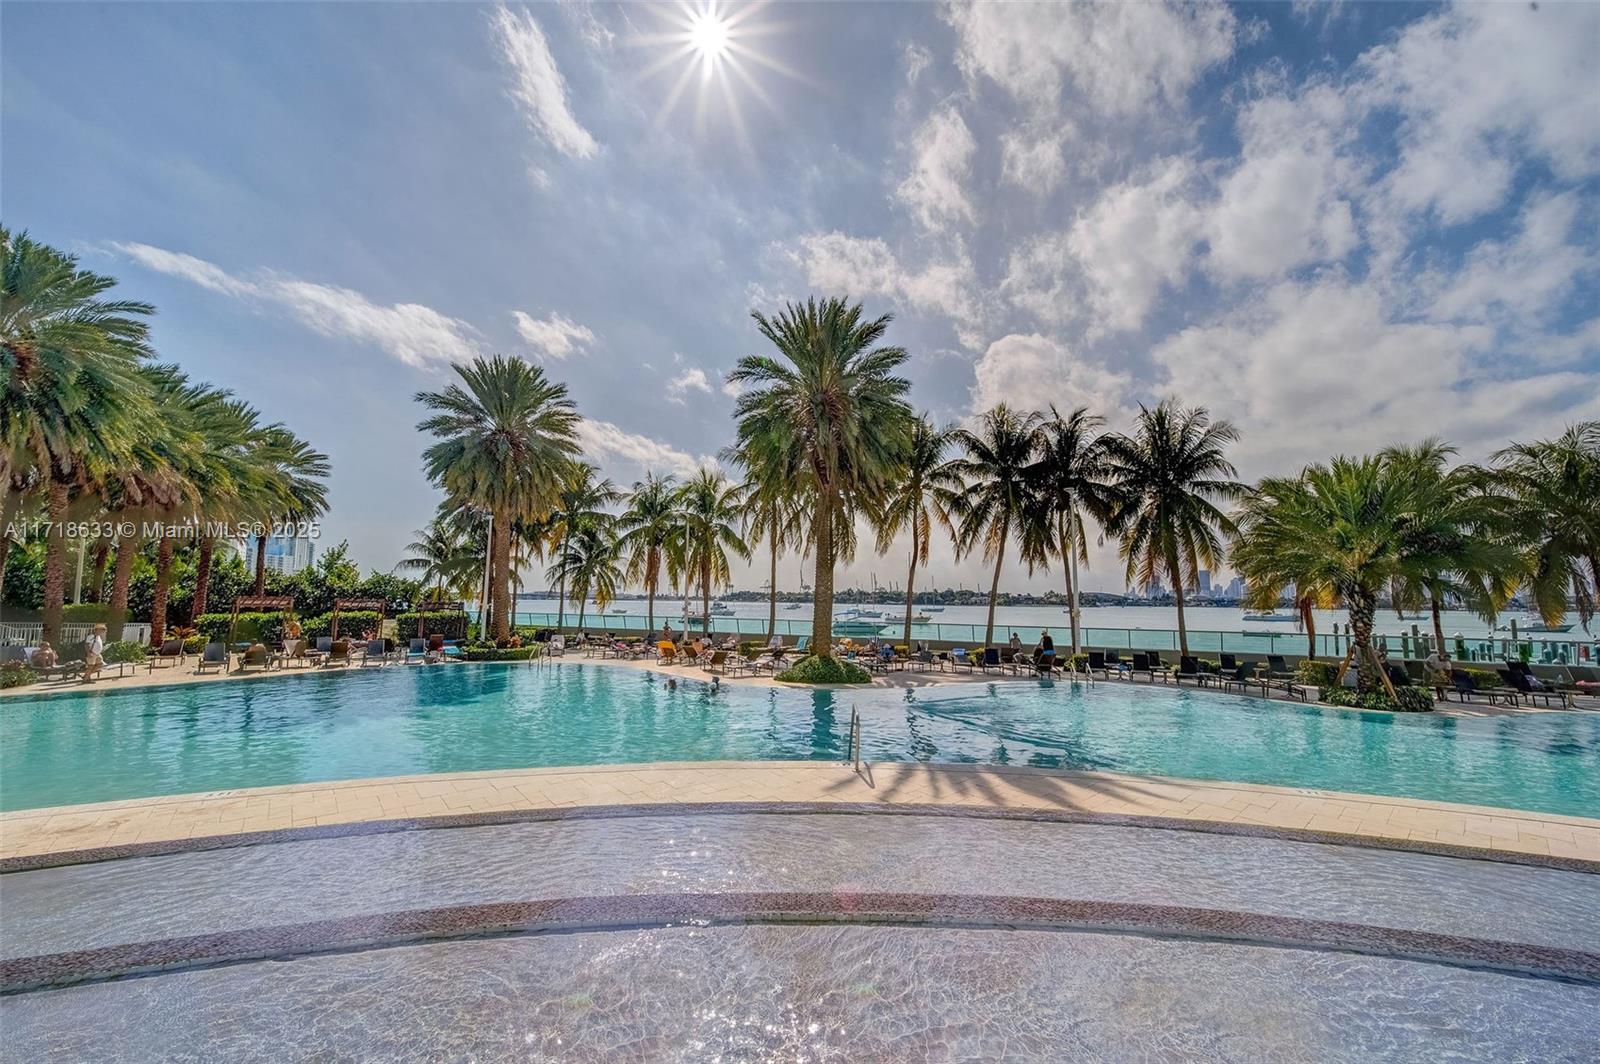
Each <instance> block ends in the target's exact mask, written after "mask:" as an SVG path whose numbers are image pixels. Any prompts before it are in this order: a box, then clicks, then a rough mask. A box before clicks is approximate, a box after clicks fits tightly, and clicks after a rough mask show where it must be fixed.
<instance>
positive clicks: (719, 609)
mask: <svg viewBox="0 0 1600 1064" xmlns="http://www.w3.org/2000/svg"><path fill="white" fill-rule="evenodd" d="M711 612H712V613H714V614H717V615H719V616H726V615H728V614H730V613H732V612H733V607H732V606H730V605H728V604H727V603H726V602H713V603H712V604H711Z"/></svg>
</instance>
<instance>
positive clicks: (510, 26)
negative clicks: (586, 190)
mask: <svg viewBox="0 0 1600 1064" xmlns="http://www.w3.org/2000/svg"><path fill="white" fill-rule="evenodd" d="M493 18H494V31H495V42H496V43H497V44H498V45H499V46H500V57H501V59H503V60H504V61H505V64H506V66H507V67H509V68H510V71H511V75H512V79H511V84H510V86H509V87H508V88H507V89H506V92H507V94H508V95H509V96H510V97H511V98H512V99H513V100H515V101H516V102H517V105H518V106H519V107H521V108H522V116H523V118H524V120H526V122H527V123H528V128H529V129H531V130H533V131H534V132H535V133H537V134H539V135H540V136H541V137H543V138H544V139H545V140H547V141H549V142H550V145H551V146H552V147H553V148H555V149H556V150H557V151H559V152H560V153H561V154H563V155H566V156H569V157H571V158H574V159H587V158H589V157H590V156H592V155H593V154H594V153H595V152H596V151H598V150H599V145H598V144H596V143H595V139H594V137H593V136H591V135H590V134H589V131H588V130H587V129H585V128H583V125H582V123H580V122H579V121H578V119H577V116H576V115H574V114H573V113H572V106H571V104H570V103H569V102H568V100H567V82H566V79H565V78H563V77H562V76H561V71H560V70H558V69H557V68H556V59H555V56H553V55H551V54H550V45H549V42H547V41H546V40H545V36H544V31H543V30H541V29H540V28H539V24H538V23H537V22H535V21H534V19H533V16H532V15H530V14H528V13H527V12H526V11H523V12H512V11H511V10H509V9H508V8H504V7H499V8H496V9H495V12H494V16H493Z"/></svg>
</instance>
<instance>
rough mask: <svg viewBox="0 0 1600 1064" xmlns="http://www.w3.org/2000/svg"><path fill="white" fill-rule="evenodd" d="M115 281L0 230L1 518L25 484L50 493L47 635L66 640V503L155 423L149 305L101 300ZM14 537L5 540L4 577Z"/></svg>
mask: <svg viewBox="0 0 1600 1064" xmlns="http://www.w3.org/2000/svg"><path fill="white" fill-rule="evenodd" d="M115 284H116V281H115V280H113V279H112V278H110V277H103V276H100V275H98V274H94V273H90V272H89V271H87V270H80V269H78V262H77V259H76V258H75V257H73V256H70V255H63V254H62V253H61V252H59V251H56V250H54V249H53V248H50V247H47V246H45V245H43V244H40V243H38V242H36V241H34V240H32V239H30V238H29V237H28V235H27V234H26V233H19V234H16V235H13V234H12V233H11V231H10V230H9V229H7V228H5V227H3V226H0V389H3V391H0V482H3V484H4V488H5V501H4V507H3V514H0V516H5V517H7V518H9V515H11V514H13V513H15V512H16V509H17V507H18V506H19V505H20V504H21V497H20V496H21V490H22V489H23V487H24V486H31V485H37V486H38V488H39V489H40V490H42V491H43V492H44V494H45V508H44V509H45V518H46V520H47V521H48V522H49V523H48V525H47V533H46V539H45V565H44V631H43V633H42V638H44V639H46V640H49V641H51V642H56V641H58V640H59V639H60V630H61V611H62V607H63V605H64V603H65V600H66V566H65V564H64V561H65V559H64V545H65V533H64V530H63V527H62V524H63V521H64V520H65V518H66V515H67V505H68V502H69V498H70V495H71V493H72V492H73V491H74V490H75V489H83V488H85V487H86V486H88V485H89V484H90V483H91V482H92V479H93V477H94V476H95V475H96V474H98V473H99V472H101V471H102V470H104V469H106V468H108V467H110V466H111V465H113V464H115V463H116V462H117V461H120V460H122V459H124V458H125V457H126V455H127V453H128V451H129V449H130V439H131V437H132V435H133V432H134V430H135V429H136V428H137V427H138V426H140V425H144V424H148V423H149V418H150V414H151V409H150V403H149V397H148V394H147V387H146V384H145V382H144V380H143V378H142V377H141V376H140V374H139V366H140V363H141V362H142V360H143V359H144V358H145V357H146V356H148V355H149V354H150V348H149V346H148V344H147V339H148V335H149V324H148V321H147V320H146V319H148V318H149V316H150V315H151V314H152V313H154V308H152V307H151V306H150V305H149V304H148V303H138V302H133V301H131V300H108V299H104V298H102V297H103V296H104V294H105V292H106V291H107V290H108V289H110V288H111V287H112V286H113V285H115ZM8 546H9V541H8V540H7V539H6V538H5V537H0V571H3V567H4V560H5V552H6V550H7V548H8Z"/></svg>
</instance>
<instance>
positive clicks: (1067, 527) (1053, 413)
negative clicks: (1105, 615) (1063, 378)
mask: <svg viewBox="0 0 1600 1064" xmlns="http://www.w3.org/2000/svg"><path fill="white" fill-rule="evenodd" d="M1104 424H1105V419H1104V418H1101V417H1097V416H1095V415H1094V414H1091V413H1089V411H1088V410H1087V409H1086V408H1084V407H1081V406H1080V407H1077V408H1076V409H1074V410H1072V411H1071V412H1070V413H1068V414H1066V415H1065V416H1063V415H1062V413H1061V412H1060V411H1059V410H1057V409H1056V408H1055V407H1054V406H1051V407H1050V416H1049V417H1047V418H1046V419H1045V420H1044V423H1043V424H1042V425H1041V426H1040V429H1041V443H1040V447H1039V459H1038V461H1037V462H1035V463H1034V466H1033V470H1032V476H1033V479H1034V483H1035V491H1034V499H1035V500H1036V502H1037V503H1038V505H1039V506H1040V507H1041V508H1042V511H1043V512H1042V514H1041V515H1040V516H1039V518H1037V519H1035V520H1030V521H1029V522H1027V527H1028V528H1030V529H1032V530H1034V531H1036V532H1038V533H1042V534H1043V536H1044V537H1045V538H1044V540H1043V542H1041V543H1039V544H1037V545H1036V546H1035V547H1033V548H1032V549H1030V552H1029V553H1030V554H1033V555H1036V556H1039V557H1041V558H1042V559H1044V560H1046V561H1047V560H1048V559H1049V558H1050V557H1051V556H1052V555H1054V556H1055V557H1058V558H1060V559H1061V571H1062V573H1063V574H1064V575H1065V577H1066V582H1067V613H1068V615H1069V619H1070V622H1071V626H1072V652H1073V653H1074V654H1076V653H1078V649H1079V647H1078V644H1079V632H1080V630H1081V622H1080V611H1079V609H1078V587H1079V585H1078V565H1079V563H1080V562H1081V563H1082V564H1084V565H1087V564H1088V563H1089V537H1088V534H1087V530H1086V529H1085V527H1084V520H1083V519H1084V516H1085V515H1088V516H1089V517H1090V518H1092V519H1093V520H1095V521H1097V522H1099V523H1100V524H1101V525H1102V526H1103V525H1104V524H1105V523H1106V522H1107V521H1109V520H1110V519H1111V511H1112V506H1113V500H1112V496H1111V489H1110V488H1109V487H1108V486H1107V484H1106V476H1107V473H1108V469H1107V463H1106V450H1105V445H1104V444H1103V443H1102V442H1101V441H1102V436H1101V433H1100V428H1101V426H1103V425H1104Z"/></svg>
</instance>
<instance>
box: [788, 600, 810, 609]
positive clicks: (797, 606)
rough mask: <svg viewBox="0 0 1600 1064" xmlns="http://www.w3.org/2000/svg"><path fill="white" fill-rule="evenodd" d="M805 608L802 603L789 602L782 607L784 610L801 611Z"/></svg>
mask: <svg viewBox="0 0 1600 1064" xmlns="http://www.w3.org/2000/svg"><path fill="white" fill-rule="evenodd" d="M805 608H806V604H805V603H804V602H791V603H789V604H788V605H787V606H785V607H784V609H786V610H803V609H805Z"/></svg>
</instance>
